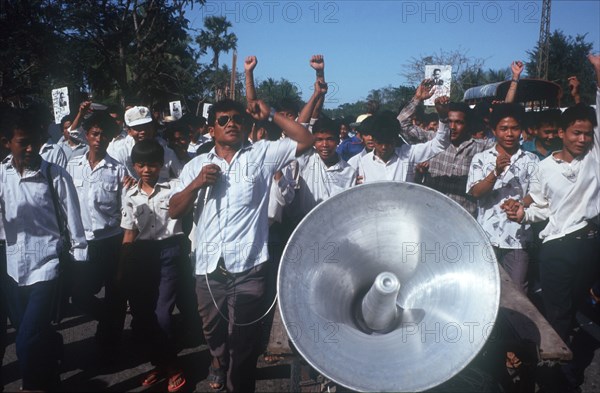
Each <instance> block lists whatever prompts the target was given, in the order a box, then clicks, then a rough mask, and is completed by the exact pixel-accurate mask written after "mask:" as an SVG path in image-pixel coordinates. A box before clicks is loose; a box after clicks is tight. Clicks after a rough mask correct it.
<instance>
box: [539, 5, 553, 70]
mask: <svg viewBox="0 0 600 393" xmlns="http://www.w3.org/2000/svg"><path fill="white" fill-rule="evenodd" d="M550 3H551V0H542V18H541V20H540V39H539V41H538V62H537V77H538V78H540V79H548V57H549V54H550Z"/></svg>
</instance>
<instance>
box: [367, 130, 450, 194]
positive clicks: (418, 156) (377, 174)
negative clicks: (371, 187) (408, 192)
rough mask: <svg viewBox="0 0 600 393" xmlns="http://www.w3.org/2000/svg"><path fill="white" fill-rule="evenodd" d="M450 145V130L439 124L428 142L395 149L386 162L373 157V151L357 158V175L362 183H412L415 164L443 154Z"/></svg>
mask: <svg viewBox="0 0 600 393" xmlns="http://www.w3.org/2000/svg"><path fill="white" fill-rule="evenodd" d="M449 145H450V129H449V128H448V125H447V124H445V123H442V122H440V125H439V129H438V131H437V133H436V135H435V138H433V139H432V140H430V141H427V142H424V143H419V144H416V145H402V146H400V147H397V148H396V149H395V150H394V153H393V154H392V157H391V158H390V159H389V160H388V162H383V160H382V159H381V158H379V157H377V156H376V155H375V150H373V151H371V152H369V153H367V154H365V155H364V156H361V157H359V158H358V163H357V170H358V175H359V176H362V177H363V183H367V182H373V181H382V180H393V181H405V182H410V181H413V179H414V177H415V169H414V168H415V164H418V163H419V162H423V161H427V160H429V159H431V158H432V157H435V155H437V154H439V153H441V152H443V151H444V150H445V149H446V148H447V147H448V146H449Z"/></svg>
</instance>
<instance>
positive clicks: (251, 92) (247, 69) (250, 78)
mask: <svg viewBox="0 0 600 393" xmlns="http://www.w3.org/2000/svg"><path fill="white" fill-rule="evenodd" d="M256 64H258V60H257V59H256V56H248V57H246V60H244V73H245V75H246V101H247V102H252V101H254V100H256V89H255V87H254V68H256Z"/></svg>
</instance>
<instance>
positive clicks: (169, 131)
mask: <svg viewBox="0 0 600 393" xmlns="http://www.w3.org/2000/svg"><path fill="white" fill-rule="evenodd" d="M176 132H182V133H186V134H188V135H189V134H190V129H189V128H187V124H185V123H184V122H183V120H181V119H180V120H175V121H172V122H170V123H167V126H166V128H165V130H164V132H163V136H164V137H165V139H166V140H167V141H168V142H171V141H172V140H173V137H174V135H175V133H176Z"/></svg>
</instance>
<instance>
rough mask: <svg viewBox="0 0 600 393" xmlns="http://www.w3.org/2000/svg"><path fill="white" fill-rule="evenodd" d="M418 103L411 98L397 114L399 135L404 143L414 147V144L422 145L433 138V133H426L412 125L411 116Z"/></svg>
mask: <svg viewBox="0 0 600 393" xmlns="http://www.w3.org/2000/svg"><path fill="white" fill-rule="evenodd" d="M419 103H420V101H419V100H417V99H415V98H413V99H412V100H410V102H409V103H408V104H406V106H405V107H404V108H403V109H402V111H400V113H399V114H398V117H397V119H398V121H399V122H400V135H401V136H402V138H404V140H405V141H406V143H409V144H411V145H414V144H415V143H423V142H427V141H430V140H432V139H433V138H435V131H427V130H424V129H422V128H421V127H419V126H416V125H414V124H413V123H412V116H413V114H414V113H415V110H416V109H417V106H418V105H419Z"/></svg>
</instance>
